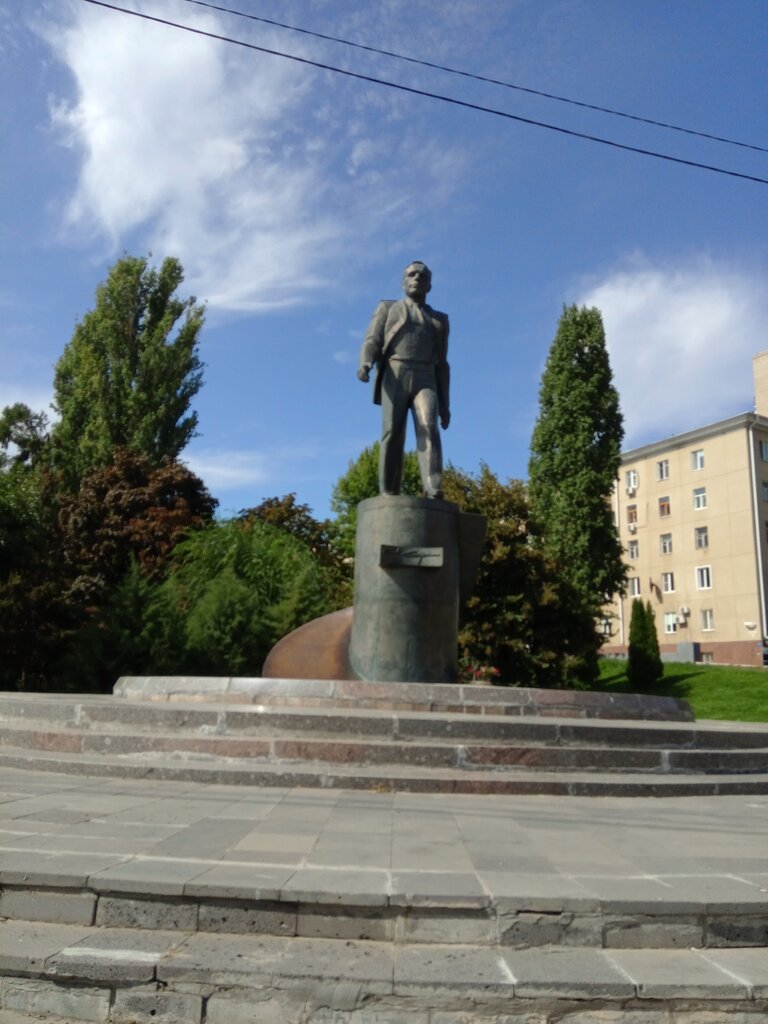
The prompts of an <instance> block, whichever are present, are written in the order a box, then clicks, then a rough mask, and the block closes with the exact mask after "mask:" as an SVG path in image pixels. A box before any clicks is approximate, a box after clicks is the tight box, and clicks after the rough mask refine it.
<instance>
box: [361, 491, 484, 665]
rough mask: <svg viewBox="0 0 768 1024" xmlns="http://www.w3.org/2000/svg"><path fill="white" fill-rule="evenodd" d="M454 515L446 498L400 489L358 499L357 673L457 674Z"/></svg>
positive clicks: (456, 517) (456, 519)
mask: <svg viewBox="0 0 768 1024" xmlns="http://www.w3.org/2000/svg"><path fill="white" fill-rule="evenodd" d="M459 517H460V512H459V509H458V507H457V506H456V505H453V504H452V503H450V502H447V501H436V500H434V499H428V498H410V497H406V496H405V495H380V496H379V497H378V498H369V499H368V500H367V501H363V502H361V503H360V505H359V506H358V509H357V539H356V549H355V604H354V617H353V620H352V636H351V640H350V647H349V660H350V664H351V666H352V668H353V669H354V671H355V672H356V673H357V675H358V676H360V678H361V679H368V680H371V681H377V682H378V681H381V682H395V681H404V682H406V681H407V682H414V683H452V682H455V681H456V677H457V663H456V658H457V651H456V641H457V633H458V620H459V589H460V564H459V563H460V551H459V547H460V545H459V533H460V530H459ZM472 518H476V517H472Z"/></svg>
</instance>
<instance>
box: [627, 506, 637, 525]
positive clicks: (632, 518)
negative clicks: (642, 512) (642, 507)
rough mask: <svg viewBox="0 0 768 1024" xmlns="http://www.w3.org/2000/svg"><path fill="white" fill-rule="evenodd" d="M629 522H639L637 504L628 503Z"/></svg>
mask: <svg viewBox="0 0 768 1024" xmlns="http://www.w3.org/2000/svg"><path fill="white" fill-rule="evenodd" d="M627 522H628V523H636V522H637V505H627Z"/></svg>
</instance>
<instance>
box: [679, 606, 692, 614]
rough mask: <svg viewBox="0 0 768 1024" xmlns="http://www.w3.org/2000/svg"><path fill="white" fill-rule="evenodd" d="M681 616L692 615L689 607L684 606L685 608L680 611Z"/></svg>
mask: <svg viewBox="0 0 768 1024" xmlns="http://www.w3.org/2000/svg"><path fill="white" fill-rule="evenodd" d="M680 614H681V615H690V614H691V609H690V608H689V607H688V605H686V604H684V605H683V607H682V608H681V609H680Z"/></svg>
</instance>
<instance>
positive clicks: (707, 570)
mask: <svg viewBox="0 0 768 1024" xmlns="http://www.w3.org/2000/svg"><path fill="white" fill-rule="evenodd" d="M711 587H712V566H711V565H697V566H696V589H697V590H709V589H710V588H711Z"/></svg>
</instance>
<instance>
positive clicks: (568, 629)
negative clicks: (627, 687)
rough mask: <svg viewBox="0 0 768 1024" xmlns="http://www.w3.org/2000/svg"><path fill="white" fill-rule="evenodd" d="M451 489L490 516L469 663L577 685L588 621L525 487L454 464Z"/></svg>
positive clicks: (467, 630) (506, 679) (469, 630)
mask: <svg viewBox="0 0 768 1024" xmlns="http://www.w3.org/2000/svg"><path fill="white" fill-rule="evenodd" d="M444 487H445V497H446V499H447V500H448V501H453V502H455V503H456V504H457V505H459V506H460V507H461V508H462V509H463V510H464V511H465V512H475V513H479V514H481V515H484V516H485V517H486V521H487V531H488V532H487V539H486V544H485V550H484V553H483V557H482V559H481V562H480V566H479V569H478V574H477V580H476V583H475V587H474V591H473V593H472V596H471V597H470V599H469V601H468V602H467V605H466V607H465V608H464V610H463V612H462V617H461V623H460V631H459V651H460V657H461V660H462V662H463V663H464V664H465V665H469V666H474V667H475V670H476V671H480V672H481V673H484V672H487V671H488V669H490V670H494V669H495V670H497V671H498V681H499V682H501V683H503V684H506V685H517V686H551V687H554V686H569V685H573V681H574V676H575V675H577V674H578V670H579V669H580V668H581V660H582V658H583V636H582V635H581V634H582V633H583V629H584V619H583V616H579V614H578V612H577V611H576V610H575V609H574V607H573V605H572V602H571V601H570V592H569V588H568V585H567V583H565V582H564V581H563V580H562V579H561V578H560V574H559V573H558V567H557V566H556V564H555V563H554V562H553V561H552V559H551V558H550V557H549V556H548V555H547V554H546V553H544V552H542V551H541V550H540V549H538V548H537V547H535V546H533V545H532V544H531V543H530V540H531V538H530V533H529V530H530V523H529V514H528V504H527V500H526V494H525V486H524V484H523V483H522V482H521V481H520V480H509V481H507V482H506V483H502V482H501V481H500V480H499V479H498V477H497V476H496V475H495V474H494V473H493V472H492V471H491V470H490V469H489V468H488V466H487V465H485V464H482V465H481V467H480V472H479V473H478V474H477V475H476V476H472V475H470V474H468V473H465V472H462V471H461V470H457V469H456V468H455V467H453V466H449V467H448V468H447V470H446V472H445V479H444ZM589 625H590V624H589V623H588V624H587V626H588V628H589ZM491 678H493V675H491Z"/></svg>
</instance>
